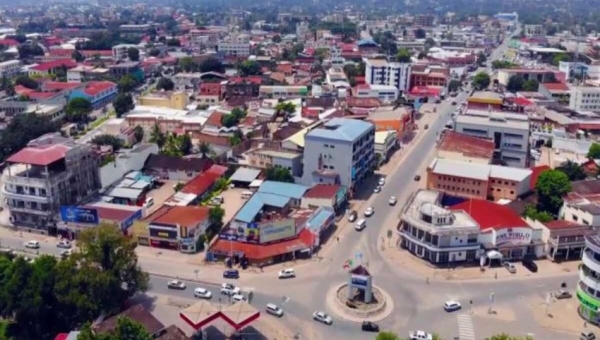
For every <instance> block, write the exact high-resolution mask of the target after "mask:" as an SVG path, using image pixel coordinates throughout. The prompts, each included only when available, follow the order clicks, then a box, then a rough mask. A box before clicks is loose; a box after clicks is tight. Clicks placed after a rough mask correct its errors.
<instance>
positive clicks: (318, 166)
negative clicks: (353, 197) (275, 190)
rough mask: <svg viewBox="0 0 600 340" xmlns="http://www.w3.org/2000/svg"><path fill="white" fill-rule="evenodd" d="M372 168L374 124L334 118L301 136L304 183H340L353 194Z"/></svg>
mask: <svg viewBox="0 0 600 340" xmlns="http://www.w3.org/2000/svg"><path fill="white" fill-rule="evenodd" d="M374 166H375V125H373V124H371V123H369V122H365V121H361V120H356V119H346V118H333V119H331V120H330V121H328V122H326V123H325V124H324V125H322V126H319V127H316V128H314V129H312V130H311V131H309V132H308V133H307V134H306V135H305V136H304V176H303V182H305V183H307V184H317V183H323V184H341V185H345V186H346V188H348V189H349V190H350V192H352V191H354V190H355V189H356V187H357V185H359V184H360V183H361V182H362V181H363V180H364V179H365V178H366V177H367V175H368V174H369V172H370V170H371V169H373V167H374Z"/></svg>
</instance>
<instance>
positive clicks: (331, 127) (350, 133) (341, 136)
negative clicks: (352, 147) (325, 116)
mask: <svg viewBox="0 0 600 340" xmlns="http://www.w3.org/2000/svg"><path fill="white" fill-rule="evenodd" d="M374 128H375V127H374V125H373V124H372V123H367V122H365V121H361V120H358V119H348V118H333V119H331V120H330V121H328V122H327V123H325V125H324V127H323V128H317V129H314V130H312V131H310V132H309V133H308V134H307V135H306V137H309V138H310V137H317V138H324V139H329V140H343V141H348V142H353V141H355V140H356V139H358V138H359V137H360V136H361V135H363V134H364V133H365V132H367V131H369V130H371V129H374Z"/></svg>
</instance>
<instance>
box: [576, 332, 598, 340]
mask: <svg viewBox="0 0 600 340" xmlns="http://www.w3.org/2000/svg"><path fill="white" fill-rule="evenodd" d="M579 340H596V334H594V332H590V331H583V332H582V333H581V335H580V336H579Z"/></svg>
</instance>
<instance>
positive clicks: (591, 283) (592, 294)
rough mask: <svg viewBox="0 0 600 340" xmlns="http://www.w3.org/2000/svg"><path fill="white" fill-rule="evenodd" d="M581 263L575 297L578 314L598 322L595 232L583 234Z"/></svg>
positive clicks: (599, 262) (599, 252) (599, 240)
mask: <svg viewBox="0 0 600 340" xmlns="http://www.w3.org/2000/svg"><path fill="white" fill-rule="evenodd" d="M582 261H583V264H582V265H581V267H580V268H579V284H578V285H577V299H578V300H579V303H580V305H579V315H581V317H582V318H584V319H585V320H587V321H589V322H591V323H594V324H598V323H599V322H600V312H599V311H600V290H599V289H598V285H600V235H598V234H597V233H595V234H592V235H587V236H585V250H584V251H583V256H582Z"/></svg>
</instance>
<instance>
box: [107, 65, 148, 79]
mask: <svg viewBox="0 0 600 340" xmlns="http://www.w3.org/2000/svg"><path fill="white" fill-rule="evenodd" d="M108 69H109V71H110V75H111V76H113V77H115V78H117V79H119V78H121V77H122V76H125V75H130V76H132V77H134V78H135V79H137V80H138V81H143V80H144V70H142V68H141V63H140V62H139V61H129V62H123V63H119V64H115V65H110V66H108Z"/></svg>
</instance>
